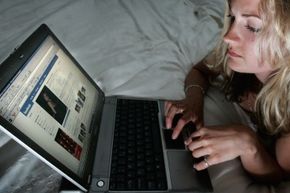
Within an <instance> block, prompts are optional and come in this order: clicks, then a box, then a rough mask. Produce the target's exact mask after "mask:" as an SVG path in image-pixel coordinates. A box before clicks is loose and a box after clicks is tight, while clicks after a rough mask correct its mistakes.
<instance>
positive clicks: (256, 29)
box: [227, 14, 261, 33]
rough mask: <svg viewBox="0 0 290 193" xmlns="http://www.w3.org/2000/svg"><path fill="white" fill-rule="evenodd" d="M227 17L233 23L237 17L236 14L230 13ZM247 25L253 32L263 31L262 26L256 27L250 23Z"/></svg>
mask: <svg viewBox="0 0 290 193" xmlns="http://www.w3.org/2000/svg"><path fill="white" fill-rule="evenodd" d="M227 18H229V19H230V24H233V23H234V21H235V19H236V18H235V16H233V15H231V14H228V15H227ZM245 27H246V29H247V30H249V31H250V32H253V33H258V32H260V31H261V28H255V27H253V26H250V25H249V24H247V25H246V26H245Z"/></svg>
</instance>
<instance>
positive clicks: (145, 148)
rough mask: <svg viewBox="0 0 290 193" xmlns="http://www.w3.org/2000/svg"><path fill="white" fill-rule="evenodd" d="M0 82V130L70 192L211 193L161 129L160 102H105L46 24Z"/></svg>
mask: <svg viewBox="0 0 290 193" xmlns="http://www.w3.org/2000/svg"><path fill="white" fill-rule="evenodd" d="M96 65H97V64H96ZM0 80H1V81H0V89H1V90H0V91H1V92H0V115H1V116H0V124H1V126H0V128H1V130H2V131H4V132H5V133H6V134H8V135H9V136H10V137H12V138H13V139H14V140H16V141H17V142H18V143H19V144H20V145H22V146H24V147H25V148H26V149H28V150H29V151H30V152H32V153H33V154H34V155H36V156H37V157H38V158H39V159H41V160H42V161H43V162H45V163H46V164H47V165H49V166H50V167H52V168H53V169H55V170H56V171H57V172H58V173H60V174H61V175H62V176H63V177H64V179H66V180H68V181H69V182H70V183H72V184H73V185H74V186H75V187H77V191H81V192H92V193H93V192H211V191H212V187H211V184H210V180H209V177H208V174H207V172H206V171H203V172H196V171H195V170H194V169H193V167H192V166H193V159H192V156H191V153H190V152H189V151H188V150H187V149H186V147H185V146H184V143H183V141H184V137H185V133H183V134H182V135H180V137H179V139H178V140H172V139H171V134H172V130H170V129H166V128H165V126H164V117H163V101H162V100H154V99H147V98H133V97H125V96H110V97H105V95H104V93H103V92H102V90H101V89H100V88H99V87H98V85H97V84H96V83H95V82H94V81H93V80H92V78H90V76H89V75H88V74H87V73H86V72H85V70H84V69H83V68H82V67H81V65H79V64H78V62H77V61H76V60H75V59H74V58H73V57H72V55H71V54H70V53H69V51H68V50H67V49H65V47H64V46H63V45H62V43H61V42H60V41H59V40H58V39H57V37H56V36H55V35H54V34H53V32H52V31H51V30H50V29H49V28H48V26H47V25H46V24H42V25H41V26H40V27H38V28H37V29H36V30H35V31H34V32H33V33H32V34H31V35H30V36H29V37H28V38H27V39H26V40H25V41H24V42H23V43H22V44H21V46H19V47H18V48H17V49H16V50H15V51H14V52H13V53H12V54H11V55H10V56H8V58H7V59H6V60H5V61H4V62H3V63H2V64H1V66H0ZM191 129H192V128H191ZM186 130H187V129H184V131H186ZM187 132H188V131H187Z"/></svg>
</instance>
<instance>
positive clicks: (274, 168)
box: [165, 0, 290, 182]
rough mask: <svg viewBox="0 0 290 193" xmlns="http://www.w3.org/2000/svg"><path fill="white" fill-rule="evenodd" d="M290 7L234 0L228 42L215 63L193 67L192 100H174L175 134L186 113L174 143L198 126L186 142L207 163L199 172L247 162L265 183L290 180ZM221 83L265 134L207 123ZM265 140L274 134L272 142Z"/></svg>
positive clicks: (168, 108) (273, 1) (169, 113)
mask: <svg viewBox="0 0 290 193" xmlns="http://www.w3.org/2000/svg"><path fill="white" fill-rule="evenodd" d="M289 9H290V1H289V0H229V1H228V2H227V11H226V17H225V25H224V33H223V38H222V41H221V42H220V43H219V45H218V47H217V49H216V50H215V51H214V53H213V54H212V56H213V57H214V58H215V61H214V62H212V60H211V61H207V62H205V61H202V62H200V63H199V64H196V65H195V66H194V67H193V68H192V70H191V71H190V72H189V74H188V75H187V77H186V79H185V95H186V97H185V99H183V100H181V101H168V102H166V105H165V113H166V125H167V127H168V128H171V126H172V120H173V118H174V116H175V115H176V114H178V113H183V116H182V118H181V119H180V120H179V121H178V123H177V125H176V126H175V128H173V129H174V131H173V134H172V138H173V139H175V138H176V137H177V136H178V135H179V133H180V132H181V130H182V128H183V126H184V125H185V124H186V123H188V122H190V121H192V122H194V123H195V124H196V126H197V128H198V130H197V131H195V132H193V133H192V135H191V137H189V138H188V139H187V140H186V141H185V144H186V145H187V146H188V148H189V149H190V151H192V156H193V157H204V160H203V161H201V162H199V163H197V164H195V165H194V167H195V169H197V170H203V169H206V168H208V167H210V166H211V165H215V164H218V163H221V162H225V161H228V160H232V159H234V158H237V157H239V158H240V160H241V162H242V165H243V167H244V169H245V170H246V171H247V172H248V173H249V174H250V175H251V176H253V177H254V178H255V179H257V180H260V181H272V182H277V181H280V180H281V179H283V177H288V176H289V174H290V154H289V153H288V150H289V149H290V134H289V132H290V104H289V102H290V90H289V89H290V10H289ZM213 57H211V58H213ZM216 77H218V78H219V79H220V78H221V77H222V81H223V82H222V83H223V84H222V88H223V89H224V91H225V95H226V97H227V98H228V99H229V100H231V101H233V102H236V103H237V104H239V105H240V107H241V108H242V109H243V110H244V111H245V112H246V113H248V115H249V117H250V118H251V120H252V121H253V123H254V125H256V128H257V130H258V131H257V132H254V131H253V129H252V128H250V127H249V126H247V125H238V124H237V125H218V126H210V127H209V126H207V125H204V123H203V97H204V94H205V92H206V90H207V88H208V87H209V85H210V83H211V82H213V81H211V79H214V78H216ZM261 136H263V137H262V138H264V139H265V136H270V143H264V142H263V140H261ZM267 144H268V145H267Z"/></svg>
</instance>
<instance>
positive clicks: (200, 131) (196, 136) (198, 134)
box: [185, 127, 207, 145]
mask: <svg viewBox="0 0 290 193" xmlns="http://www.w3.org/2000/svg"><path fill="white" fill-rule="evenodd" d="M206 133H207V131H206V129H205V128H203V127H202V128H200V129H198V130H196V131H194V132H193V133H191V135H190V136H189V137H188V138H187V139H186V140H185V144H186V145H189V144H190V143H192V142H193V141H195V140H198V139H200V138H202V137H203V136H205V135H206ZM193 139H195V140H193Z"/></svg>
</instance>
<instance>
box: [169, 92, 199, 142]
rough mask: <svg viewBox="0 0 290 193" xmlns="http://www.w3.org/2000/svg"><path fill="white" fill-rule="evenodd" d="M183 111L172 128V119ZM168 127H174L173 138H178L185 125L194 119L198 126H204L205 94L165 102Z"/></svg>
mask: <svg viewBox="0 0 290 193" xmlns="http://www.w3.org/2000/svg"><path fill="white" fill-rule="evenodd" d="M180 113H182V114H183V115H182V117H181V118H180V119H179V121H178V122H177V125H176V126H175V128H172V120H173V118H174V116H175V115H176V114H180ZM165 116H166V127H167V128H172V129H173V133H172V139H176V138H177V137H178V135H179V134H180V132H181V130H182V129H183V127H184V125H186V124H187V123H188V122H190V121H192V122H194V123H195V125H196V128H200V127H202V126H203V96H202V95H201V94H200V95H198V94H196V95H195V96H187V97H186V98H185V99H183V100H180V101H166V102H165Z"/></svg>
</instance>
